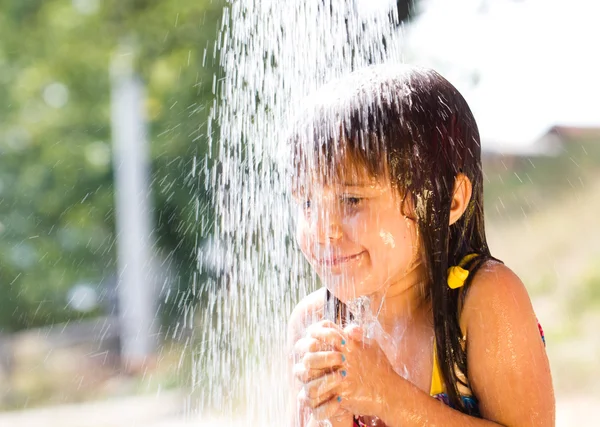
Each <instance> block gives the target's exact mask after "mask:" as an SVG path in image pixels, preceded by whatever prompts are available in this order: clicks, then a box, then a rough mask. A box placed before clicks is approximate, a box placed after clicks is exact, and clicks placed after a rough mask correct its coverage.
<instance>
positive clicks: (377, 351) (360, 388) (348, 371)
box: [332, 325, 403, 416]
mask: <svg viewBox="0 0 600 427" xmlns="http://www.w3.org/2000/svg"><path fill="white" fill-rule="evenodd" d="M344 333H345V334H346V336H348V338H349V340H348V342H347V343H346V345H345V346H344V356H345V358H346V361H345V363H344V365H343V366H342V367H341V370H342V371H343V374H344V375H343V376H344V378H343V381H342V382H341V383H340V384H339V386H337V387H336V388H335V389H333V390H332V392H334V393H337V394H338V395H339V396H341V398H342V400H341V402H340V403H341V407H342V409H345V410H347V411H348V412H350V413H353V414H360V415H371V416H380V412H381V411H382V409H383V408H384V407H385V403H386V400H387V399H386V396H389V394H390V393H389V387H390V386H389V384H395V382H394V381H395V379H396V377H397V379H398V380H400V381H403V379H402V378H401V377H400V376H398V375H397V374H396V373H395V372H394V370H393V368H392V365H391V363H390V362H389V360H388V358H387V356H386V355H385V353H384V352H383V350H381V348H380V347H379V344H378V343H377V342H376V341H375V340H366V339H365V338H364V333H363V329H362V328H360V327H358V326H355V325H350V326H348V327H347V328H346V329H345V330H344ZM390 379H393V381H390Z"/></svg>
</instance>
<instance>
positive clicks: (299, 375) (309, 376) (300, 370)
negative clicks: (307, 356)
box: [292, 363, 331, 384]
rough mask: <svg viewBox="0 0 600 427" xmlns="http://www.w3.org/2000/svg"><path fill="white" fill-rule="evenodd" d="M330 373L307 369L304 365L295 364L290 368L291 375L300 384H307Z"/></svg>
mask: <svg viewBox="0 0 600 427" xmlns="http://www.w3.org/2000/svg"><path fill="white" fill-rule="evenodd" d="M330 372H331V371H330V370H329V371H328V370H323V369H307V368H306V366H304V363H296V364H295V365H294V367H293V368H292V373H293V374H294V376H295V377H296V379H297V380H298V381H300V382H301V383H302V384H308V383H309V382H311V381H312V380H314V379H316V378H319V377H322V376H323V375H327V374H328V373H330Z"/></svg>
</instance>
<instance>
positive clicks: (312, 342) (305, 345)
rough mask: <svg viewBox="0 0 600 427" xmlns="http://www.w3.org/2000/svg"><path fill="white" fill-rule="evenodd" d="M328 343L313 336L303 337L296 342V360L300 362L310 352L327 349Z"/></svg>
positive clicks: (294, 352) (294, 351)
mask: <svg viewBox="0 0 600 427" xmlns="http://www.w3.org/2000/svg"><path fill="white" fill-rule="evenodd" d="M327 347H328V345H327V344H326V343H323V342H322V341H319V340H318V339H316V338H313V337H309V336H306V337H303V338H300V339H299V340H298V341H296V344H294V350H293V354H294V361H295V362H299V361H300V360H302V358H303V357H304V355H305V354H306V353H308V352H315V351H320V350H327Z"/></svg>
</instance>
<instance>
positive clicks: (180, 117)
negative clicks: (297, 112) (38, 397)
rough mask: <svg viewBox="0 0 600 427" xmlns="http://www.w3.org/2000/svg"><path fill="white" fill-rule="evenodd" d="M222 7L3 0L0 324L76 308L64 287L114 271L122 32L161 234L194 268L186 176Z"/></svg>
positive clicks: (182, 2) (187, 267)
mask: <svg viewBox="0 0 600 427" xmlns="http://www.w3.org/2000/svg"><path fill="white" fill-rule="evenodd" d="M223 4H224V2H223V1H215V0H212V1H211V0H197V1H193V2H190V1H187V0H170V1H161V2H155V1H152V0H103V1H100V0H18V1H17V0H0V10H2V14H0V99H1V100H2V102H1V103H0V153H1V156H0V232H1V238H0V328H2V329H4V330H15V329H20V328H25V327H31V326H38V325H44V324H48V323H54V322H58V321H63V320H67V319H69V318H73V317H75V316H78V314H77V313H74V312H73V311H71V310H69V309H68V307H67V300H66V299H67V297H66V295H67V292H68V290H69V289H70V288H71V287H73V286H74V285H75V284H78V283H90V284H92V285H94V286H100V287H102V282H106V281H107V280H110V278H111V276H112V275H113V274H114V273H113V271H114V270H115V247H114V246H115V236H114V231H113V230H114V218H113V187H112V169H111V168H112V165H111V145H110V126H109V125H110V122H109V120H110V111H109V102H110V87H109V75H108V68H109V63H110V59H111V55H112V54H113V53H114V52H115V50H116V48H117V46H118V44H119V42H120V41H121V40H123V39H128V40H130V41H133V43H134V44H135V45H136V46H137V54H138V58H139V61H138V69H139V72H140V73H141V75H142V77H143V78H144V80H145V82H146V83H147V92H148V101H147V109H148V113H149V124H150V134H151V138H150V140H151V142H152V147H151V152H152V171H153V181H152V185H153V190H154V195H155V201H154V204H155V206H156V212H155V213H154V217H155V221H156V224H157V228H156V238H157V244H158V246H159V247H160V248H161V249H162V250H163V252H164V256H165V257H166V259H167V261H168V263H170V264H171V266H172V269H171V270H172V271H174V272H176V273H180V274H181V275H182V277H190V276H191V275H190V274H189V273H190V272H191V270H192V269H193V268H194V265H195V262H194V248H195V242H196V238H197V236H196V230H194V228H195V227H196V223H195V220H194V216H193V215H194V213H195V211H194V206H192V205H191V202H192V200H193V198H192V197H191V195H190V194H191V192H194V191H199V192H200V191H202V190H203V189H201V188H199V189H196V188H194V187H193V186H191V185H189V184H190V182H187V181H186V176H188V175H189V174H190V171H191V161H192V159H193V156H194V155H197V156H198V157H199V158H202V157H203V155H204V154H203V153H202V150H203V147H205V146H206V144H203V143H202V141H203V138H204V135H203V129H204V127H203V124H204V123H205V122H206V117H207V115H208V114H207V112H208V106H209V105H211V103H212V99H213V95H212V79H213V75H214V73H215V72H216V70H217V63H216V60H215V59H214V57H213V44H214V41H215V40H216V36H217V32H218V29H219V27H220V20H221V14H222V8H223ZM200 196H201V200H204V201H205V202H206V200H207V198H206V197H207V196H206V195H203V194H202V193H201V194H200ZM185 282H186V281H185V280H182V281H181V283H182V287H184V288H185V287H186V286H187V284H186V283H185ZM171 295H175V296H177V292H171ZM92 314H93V313H92Z"/></svg>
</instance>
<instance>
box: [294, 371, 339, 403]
mask: <svg viewBox="0 0 600 427" xmlns="http://www.w3.org/2000/svg"><path fill="white" fill-rule="evenodd" d="M344 374H345V373H344ZM342 379H343V374H342V373H340V372H338V371H336V372H332V373H330V374H326V375H323V376H321V377H319V378H316V379H314V380H312V381H310V382H308V383H306V384H305V385H304V387H303V388H304V391H305V394H306V397H307V398H308V399H313V400H320V401H323V397H324V396H325V397H326V396H327V395H328V393H329V392H330V391H332V390H333V389H335V388H336V387H337V386H339V385H340V382H341V381H342Z"/></svg>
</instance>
